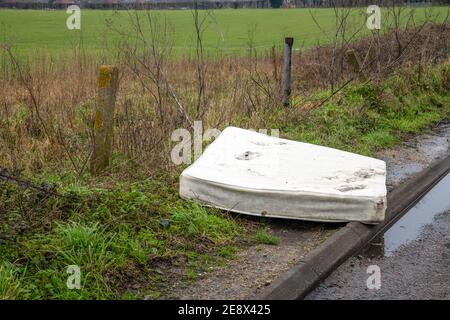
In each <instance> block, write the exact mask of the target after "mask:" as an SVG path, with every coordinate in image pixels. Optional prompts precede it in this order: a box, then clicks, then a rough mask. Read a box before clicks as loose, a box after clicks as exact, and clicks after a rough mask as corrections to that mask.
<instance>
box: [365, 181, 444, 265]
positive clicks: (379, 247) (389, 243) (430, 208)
mask: <svg viewBox="0 0 450 320" xmlns="http://www.w3.org/2000/svg"><path fill="white" fill-rule="evenodd" d="M449 209H450V174H448V175H447V176H445V177H444V178H443V179H442V180H441V181H440V182H439V183H438V184H437V185H435V186H434V187H433V188H432V189H431V190H430V191H429V192H428V193H427V194H426V195H425V196H424V197H423V198H422V199H421V200H420V201H419V202H418V203H417V204H416V205H415V206H414V207H413V208H411V209H410V210H409V211H408V212H407V213H406V214H405V215H404V216H403V217H402V218H401V219H400V220H398V221H397V222H396V223H395V224H394V225H393V226H392V227H391V228H390V229H389V230H388V231H386V233H385V234H384V235H383V236H381V237H379V238H377V239H375V240H373V241H372V242H371V244H370V245H368V247H367V248H365V249H364V252H363V255H364V256H372V257H373V256H380V255H384V256H385V257H389V256H392V254H393V253H394V252H395V250H397V249H398V248H399V247H400V246H401V245H404V244H407V243H408V242H411V241H413V240H415V239H417V238H419V236H420V233H421V231H422V228H423V226H425V225H427V224H431V223H432V222H433V219H434V217H435V216H436V215H438V214H440V213H443V212H445V211H447V210H449Z"/></svg>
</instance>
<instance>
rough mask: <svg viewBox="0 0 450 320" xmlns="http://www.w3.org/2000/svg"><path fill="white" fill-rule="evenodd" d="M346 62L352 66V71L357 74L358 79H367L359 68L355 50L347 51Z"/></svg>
mask: <svg viewBox="0 0 450 320" xmlns="http://www.w3.org/2000/svg"><path fill="white" fill-rule="evenodd" d="M347 63H348V64H349V65H350V66H351V67H352V69H353V73H354V74H355V75H357V76H358V79H359V80H361V81H366V80H367V77H366V75H365V74H364V72H363V70H362V68H361V64H360V63H359V60H358V57H357V56H356V53H355V51H353V50H348V51H347Z"/></svg>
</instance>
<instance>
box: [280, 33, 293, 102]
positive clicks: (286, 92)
mask: <svg viewBox="0 0 450 320" xmlns="http://www.w3.org/2000/svg"><path fill="white" fill-rule="evenodd" d="M293 44H294V38H284V79H283V105H284V106H285V107H287V106H289V105H290V103H291V101H290V100H291V66H292V61H291V60H292V45H293Z"/></svg>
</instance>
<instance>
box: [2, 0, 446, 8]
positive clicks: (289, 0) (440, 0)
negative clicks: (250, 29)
mask: <svg viewBox="0 0 450 320" xmlns="http://www.w3.org/2000/svg"><path fill="white" fill-rule="evenodd" d="M394 2H395V3H396V4H399V5H412V6H415V5H417V6H420V5H445V4H450V0H428V1H426V0H404V1H402V0H400V1H399V0H394ZM392 3H393V0H197V1H195V0H0V8H17V9H65V8H67V7H68V6H69V5H72V4H75V5H78V6H79V7H81V8H90V9H128V8H136V9H192V8H194V7H196V6H197V8H199V9H220V8H235V9H238V8H278V7H281V6H283V5H284V6H286V7H297V8H302V7H334V6H358V5H360V6H366V5H371V4H377V5H392Z"/></svg>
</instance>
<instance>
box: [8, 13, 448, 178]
mask: <svg viewBox="0 0 450 320" xmlns="http://www.w3.org/2000/svg"><path fill="white" fill-rule="evenodd" d="M144 27H146V28H151V31H152V33H153V34H154V36H153V37H150V38H146V37H144V36H143V33H140V32H139V28H144ZM133 28H134V29H133V30H132V31H128V32H132V33H128V35H126V34H125V36H124V40H123V41H122V42H121V43H120V44H119V45H118V47H117V49H116V50H117V52H116V56H117V57H118V59H117V61H116V64H117V66H118V67H119V70H120V85H119V92H118V97H117V108H116V121H115V128H114V149H113V150H114V154H115V160H114V162H113V163H114V165H113V167H112V168H111V172H114V173H117V174H121V175H125V176H133V175H142V174H152V173H153V172H155V171H157V170H159V169H162V168H164V169H167V168H171V167H173V165H172V162H171V161H170V149H171V147H172V145H171V142H170V136H171V133H172V131H173V130H174V129H177V128H186V129H191V128H192V123H193V121H194V120H202V121H203V125H204V127H205V129H206V128H209V127H214V128H223V127H225V126H227V125H237V126H241V127H251V128H271V127H274V126H276V127H278V128H282V127H283V126H284V125H286V124H287V123H289V122H292V121H294V120H295V119H296V118H298V117H301V116H302V113H303V112H304V111H305V110H309V109H311V108H315V107H319V106H320V104H321V101H320V100H318V99H317V95H316V94H315V92H316V91H317V90H319V89H330V90H331V91H330V95H332V94H333V93H335V92H337V91H339V90H340V89H342V88H343V87H345V85H346V84H348V83H350V82H351V81H354V80H356V79H355V77H354V73H355V72H354V70H353V69H352V68H351V67H350V66H349V65H348V64H347V63H345V55H346V52H347V51H348V50H349V49H351V50H354V51H355V52H356V54H357V56H358V57H359V59H360V61H361V64H362V71H363V72H364V73H365V74H367V75H368V78H369V79H370V80H369V81H374V82H377V81H379V80H380V79H383V78H384V77H386V76H388V75H389V74H391V73H392V72H395V70H398V68H401V67H402V66H404V65H413V66H415V67H417V68H419V69H420V68H421V67H422V66H424V65H427V64H430V63H436V62H439V61H442V60H444V59H448V57H449V54H450V47H449V43H450V25H449V24H448V23H447V21H444V22H443V23H440V24H434V23H424V24H423V25H418V26H416V27H415V28H408V29H406V30H402V31H401V32H400V31H399V30H397V29H393V30H391V31H390V32H387V33H385V34H383V35H381V34H379V33H376V32H374V33H373V34H372V35H371V36H369V37H366V38H364V39H363V40H360V41H356V42H354V41H353V42H349V43H345V44H342V43H341V44H340V45H339V46H336V45H335V44H331V45H328V46H318V47H316V48H312V49H304V50H300V51H295V52H294V57H293V59H294V60H293V84H292V88H293V105H292V107H290V108H288V109H286V108H283V107H282V106H281V88H280V82H281V77H282V74H281V70H282V53H281V52H279V51H277V50H275V49H272V50H267V51H258V50H256V49H254V48H249V54H248V56H246V57H232V56H228V57H227V56H224V57H223V58H221V59H207V58H205V57H204V56H202V57H199V56H196V57H191V58H183V59H178V60H175V59H170V58H168V56H169V52H170V46H171V42H170V36H169V35H168V33H163V32H162V31H161V30H163V31H164V32H166V31H167V30H165V29H161V28H164V24H161V23H160V22H158V21H152V20H149V21H146V22H142V21H141V22H136V21H135V24H134V25H133ZM200 31H201V22H199V32H200ZM130 34H133V35H134V38H132V39H130V36H129V35H130ZM197 45H198V46H199V47H198V52H199V54H201V50H202V48H201V47H200V46H201V41H200V42H199V43H198V44H197ZM399 48H401V50H400V51H399ZM0 54H1V59H0V61H4V62H3V65H2V74H1V76H0V89H1V95H0V148H1V150H0V165H1V166H4V167H7V168H11V169H13V170H14V169H17V170H27V171H30V172H40V171H50V170H73V171H74V172H75V173H76V174H77V175H79V176H82V175H83V174H84V173H86V167H87V166H86V164H87V161H88V159H89V156H90V152H91V149H92V145H91V144H92V142H91V141H92V130H91V128H92V110H93V106H94V104H95V96H96V80H97V79H96V78H97V72H98V67H99V64H100V61H99V60H98V59H96V58H95V57H92V56H88V55H86V54H84V53H82V52H80V51H75V52H73V54H71V55H70V56H67V57H65V58H60V59H55V58H54V57H51V56H46V55H39V56H37V57H35V60H34V61H33V62H27V61H26V60H21V59H19V58H18V57H17V56H16V55H15V54H14V51H13V49H11V48H10V47H8V46H7V45H3V47H2V50H1V53H0ZM330 61H342V63H333V64H332V63H330Z"/></svg>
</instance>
